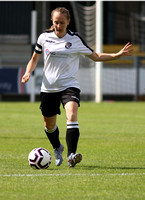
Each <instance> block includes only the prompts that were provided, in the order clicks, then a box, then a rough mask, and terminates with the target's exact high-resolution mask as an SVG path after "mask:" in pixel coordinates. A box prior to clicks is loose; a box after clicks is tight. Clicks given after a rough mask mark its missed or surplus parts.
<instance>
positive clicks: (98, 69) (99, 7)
mask: <svg viewBox="0 0 145 200" xmlns="http://www.w3.org/2000/svg"><path fill="white" fill-rule="evenodd" d="M102 46H103V2H102V1H96V52H98V53H100V52H102ZM102 67H103V63H102V62H96V65H95V102H97V103H100V102H101V101H102Z"/></svg>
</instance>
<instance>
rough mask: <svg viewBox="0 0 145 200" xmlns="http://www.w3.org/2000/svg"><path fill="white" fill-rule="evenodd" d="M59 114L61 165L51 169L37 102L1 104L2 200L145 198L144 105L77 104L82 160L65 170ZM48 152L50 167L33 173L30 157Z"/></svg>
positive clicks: (62, 121)
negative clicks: (37, 150)
mask: <svg viewBox="0 0 145 200" xmlns="http://www.w3.org/2000/svg"><path fill="white" fill-rule="evenodd" d="M61 111H62V114H61V115H60V116H58V121H57V124H58V126H59V129H60V140H61V142H62V143H63V144H64V146H65V151H64V153H63V157H64V162H63V164H62V165H61V166H60V167H56V166H55V159H54V153H53V149H52V147H51V146H50V144H49V141H48V140H47V137H46V135H45V133H44V125H43V121H42V117H41V113H40V110H39V103H5V102H1V103H0V199H1V200H26V199H27V200H33V199H35V200H39V199H43V200H48V199H50V200H56V199H57V200H66V199H69V200H77V199H78V200H82V199H83V200H114V199H115V200H144V199H145V104H144V103H135V102H132V103H129V102H124V103H120V102H115V103H108V102H104V103H100V104H96V103H93V102H81V107H80V108H79V114H78V121H79V126H80V133H81V134H80V140H79V144H78V149H77V152H80V153H82V155H83V160H82V162H81V163H79V164H78V165H76V167H75V168H68V166H67V157H66V155H67V150H66V142H65V132H66V119H65V112H64V110H63V109H61ZM36 147H44V148H46V149H48V150H49V151H50V153H51V155H52V163H51V165H50V167H49V168H48V169H46V170H34V169H32V168H31V167H30V166H29V164H28V160H27V158H28V154H29V152H30V151H31V150H32V149H33V148H36Z"/></svg>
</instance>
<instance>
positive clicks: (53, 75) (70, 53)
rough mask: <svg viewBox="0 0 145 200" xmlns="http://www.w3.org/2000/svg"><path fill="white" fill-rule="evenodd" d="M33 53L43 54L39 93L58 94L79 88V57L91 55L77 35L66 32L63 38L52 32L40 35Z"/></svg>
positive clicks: (90, 50)
mask: <svg viewBox="0 0 145 200" xmlns="http://www.w3.org/2000/svg"><path fill="white" fill-rule="evenodd" d="M35 52H36V53H39V54H41V53H42V52H43V54H44V70H43V80H42V85H41V92H59V91H63V90H65V89H67V88H69V87H75V88H79V89H80V87H79V83H78V80H77V72H78V68H79V56H80V54H83V55H91V54H92V52H93V50H92V49H91V48H89V47H88V46H87V45H86V44H85V42H84V41H83V40H82V39H81V38H80V36H79V35H78V34H77V33H73V32H71V31H69V30H68V31H67V34H66V35H65V36H64V37H63V38H59V37H57V36H56V34H55V32H54V31H48V32H45V33H42V34H41V35H40V36H39V38H38V40H37V44H36V47H35Z"/></svg>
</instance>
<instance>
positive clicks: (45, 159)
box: [28, 147, 51, 169]
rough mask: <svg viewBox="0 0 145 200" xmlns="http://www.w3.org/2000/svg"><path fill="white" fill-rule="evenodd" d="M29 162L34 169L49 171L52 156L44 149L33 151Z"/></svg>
mask: <svg viewBox="0 0 145 200" xmlns="http://www.w3.org/2000/svg"><path fill="white" fill-rule="evenodd" d="M28 162H29V165H30V166H31V167H32V168H34V169H47V168H48V167H49V166H50V164H51V154H50V153H49V151H48V150H46V149H44V148H42V147H39V148H36V149H33V150H32V151H31V152H30V153H29V156H28Z"/></svg>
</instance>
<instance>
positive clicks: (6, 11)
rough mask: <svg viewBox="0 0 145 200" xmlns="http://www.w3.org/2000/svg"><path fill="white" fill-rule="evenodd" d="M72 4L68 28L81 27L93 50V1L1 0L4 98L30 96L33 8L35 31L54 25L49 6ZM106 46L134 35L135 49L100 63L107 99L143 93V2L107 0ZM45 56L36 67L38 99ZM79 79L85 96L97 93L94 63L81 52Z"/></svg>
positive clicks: (110, 48) (0, 95) (115, 46)
mask: <svg viewBox="0 0 145 200" xmlns="http://www.w3.org/2000/svg"><path fill="white" fill-rule="evenodd" d="M60 6H63V7H66V8H68V9H69V10H70V14H71V23H70V25H69V29H71V30H72V31H77V32H79V34H80V35H81V37H82V38H83V39H84V40H85V42H86V43H87V44H88V45H89V46H90V47H91V48H93V49H94V50H95V48H96V45H97V44H96V42H95V34H96V33H95V23H96V22H95V14H96V13H95V11H96V2H95V1H88V2H87V1H84V2H82V1H78V2H76V1H74V2H73V1H65V2H57V1H55V2H54V1H45V2H43V1H42V2H40V1H36V2H31V1H26V2H20V1H19V2H6V1H2V2H0V27H1V28H0V100H1V101H14V100H15V101H16V100H26V101H28V100H29V99H30V92H31V91H30V88H31V81H30V82H28V83H27V84H26V85H22V84H21V82H20V80H21V77H22V75H23V73H24V71H25V67H26V65H27V63H28V61H29V59H30V57H31V54H32V45H31V37H30V35H31V32H30V31H31V11H32V10H33V9H35V10H36V11H37V37H38V36H39V35H40V34H41V33H42V32H43V31H44V30H45V29H47V28H49V27H50V26H51V21H50V12H51V10H53V9H54V8H56V7H60ZM102 23H103V52H108V53H112V52H117V51H118V50H120V49H121V48H122V47H123V46H124V44H126V43H127V42H128V41H131V42H132V43H133V45H134V55H133V56H132V57H129V58H126V59H120V60H118V61H111V62H104V63H103V69H102V95H103V100H108V101H110V100H111V101H112V100H119V101H122V100H125V101H134V100H144V99H145V89H144V88H145V78H144V77H145V59H144V52H145V2H143V1H135V2H131V1H127V2H126V1H122V2H119V1H116V2H115V1H104V2H103V21H102ZM42 70H43V56H41V59H40V61H39V64H38V67H37V68H36V71H35V96H36V100H38V99H39V91H40V86H41V79H42ZM78 76H79V81H80V86H81V98H82V100H94V99H95V87H96V85H95V83H96V81H95V79H96V76H95V63H94V62H93V61H91V60H89V59H88V58H87V57H81V58H80V69H79V74H78Z"/></svg>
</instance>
